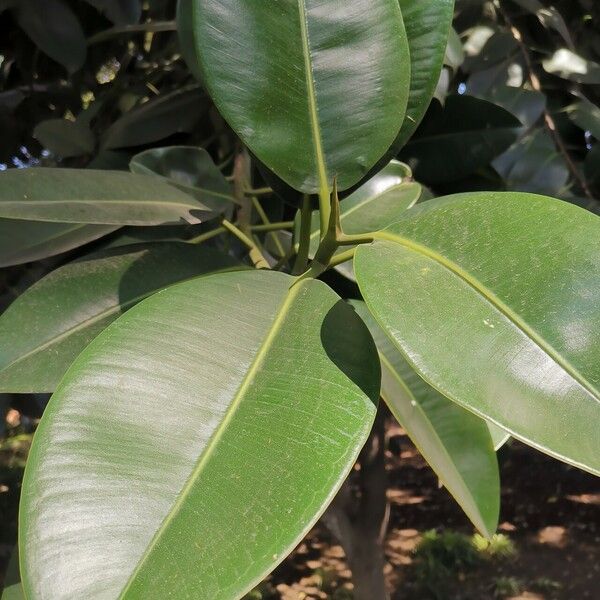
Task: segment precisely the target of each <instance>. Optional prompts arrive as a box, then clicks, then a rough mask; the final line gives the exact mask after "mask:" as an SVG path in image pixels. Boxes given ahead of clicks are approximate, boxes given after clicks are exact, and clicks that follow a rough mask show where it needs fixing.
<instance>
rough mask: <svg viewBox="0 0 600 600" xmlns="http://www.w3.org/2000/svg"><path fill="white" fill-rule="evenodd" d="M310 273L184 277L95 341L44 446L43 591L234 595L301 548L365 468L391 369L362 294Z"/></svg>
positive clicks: (37, 473) (37, 585)
mask: <svg viewBox="0 0 600 600" xmlns="http://www.w3.org/2000/svg"><path fill="white" fill-rule="evenodd" d="M295 282H296V280H295V279H294V278H292V277H291V276H289V275H285V274H283V273H279V272H267V271H246V272H238V273H228V274H220V275H215V276H210V277H205V278H201V279H196V280H193V281H189V282H185V283H182V284H179V285H176V286H172V287H170V288H168V289H166V290H164V291H163V292H159V293H158V294H155V295H154V296H152V297H151V298H148V299H147V300H145V301H144V302H142V303H140V304H139V305H138V306H136V307H134V308H133V309H132V310H130V311H129V312H128V313H127V314H125V315H124V316H123V317H121V318H120V319H119V320H118V321H116V322H115V323H114V324H113V325H111V326H110V327H109V328H108V329H107V330H105V331H104V332H103V333H102V334H100V336H98V338H96V339H95V340H94V341H93V342H92V344H90V346H88V347H87V348H86V349H85V350H84V351H83V353H82V354H81V355H80V356H79V357H78V359H77V360H76V362H75V363H74V364H73V366H72V367H71V368H70V369H69V371H68V373H67V375H66V376H65V378H64V379H63V380H62V382H61V385H60V386H59V389H58V390H57V391H56V393H55V394H54V396H53V398H52V400H51V401H50V404H49V405H48V408H47V409H46V412H45V413H44V416H43V418H42V422H41V424H40V426H39V428H38V430H37V432H36V436H35V440H34V443H33V447H32V450H31V453H30V455H29V462H28V464H27V470H26V474H25V479H24V483H23V492H22V497H21V519H20V539H21V540H22V545H21V567H22V569H21V570H22V578H23V585H24V588H25V591H26V593H27V595H28V596H30V597H35V598H40V599H44V598H51V599H52V600H61V599H63V598H92V597H94V596H97V595H98V594H101V595H104V596H107V597H111V598H116V597H120V598H123V599H125V598H147V597H155V598H160V597H167V596H169V595H171V596H173V597H177V598H182V597H190V598H210V599H211V600H225V599H226V600H229V599H231V598H239V597H241V596H242V595H243V594H244V593H245V592H246V591H248V590H249V589H251V587H252V586H253V585H255V584H256V583H257V582H258V581H260V580H261V579H262V578H263V577H264V576H265V575H266V574H267V573H268V572H269V571H270V570H271V569H272V568H273V567H274V566H275V565H276V564H277V563H279V562H280V561H281V560H282V559H283V558H284V557H285V556H286V554H287V553H289V552H290V551H291V550H292V549H293V547H294V546H295V545H296V544H297V543H298V541H299V540H300V539H301V538H302V536H303V535H304V534H305V533H306V532H307V531H308V529H309V528H310V527H311V526H312V524H313V523H314V522H315V521H316V519H317V518H318V516H319V515H320V514H321V513H322V512H323V510H324V509H325V507H326V506H327V504H328V503H329V502H330V501H331V500H332V498H333V496H334V494H335V492H336V490H337V489H338V487H339V486H340V485H341V483H342V482H343V480H344V478H345V476H346V475H347V473H348V471H349V470H350V468H351V467H352V464H353V463H354V461H355V459H356V457H357V455H358V452H359V450H360V448H361V446H362V445H363V444H364V442H365V440H366V438H367V436H368V433H369V430H370V427H371V424H372V422H373V419H374V416H375V411H376V407H375V402H376V400H377V397H378V394H379V383H380V382H379V365H378V358H377V351H376V349H375V346H374V344H373V341H372V338H371V336H370V334H369V332H368V330H367V329H366V327H365V326H364V324H363V323H362V321H361V320H360V319H359V318H358V316H357V315H356V314H355V313H354V311H353V310H352V309H351V308H350V307H349V306H348V305H347V304H346V303H344V302H343V301H341V299H340V298H339V296H337V295H336V294H335V293H334V292H333V291H332V290H331V289H330V288H328V287H327V286H326V285H325V284H323V283H322V282H319V281H315V280H311V281H302V282H298V283H296V285H293V284H294V283H295ZM224 312H225V314H227V315H228V317H227V318H224ZM65 520H67V521H68V527H65ZM175 573H176V574H177V576H176V577H174V576H173V574H175Z"/></svg>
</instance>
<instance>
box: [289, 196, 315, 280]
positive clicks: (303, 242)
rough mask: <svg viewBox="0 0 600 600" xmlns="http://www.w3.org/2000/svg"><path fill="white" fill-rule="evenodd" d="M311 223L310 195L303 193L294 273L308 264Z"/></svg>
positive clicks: (300, 270)
mask: <svg viewBox="0 0 600 600" xmlns="http://www.w3.org/2000/svg"><path fill="white" fill-rule="evenodd" d="M311 224H312V211H311V210H310V196H309V195H308V194H304V198H303V200H302V208H301V209H300V244H299V246H298V254H297V255H296V261H295V263H294V268H293V269H292V273H294V274H295V275H297V274H300V273H302V271H304V270H305V269H306V265H307V264H308V253H309V252H310V233H311V231H310V228H311Z"/></svg>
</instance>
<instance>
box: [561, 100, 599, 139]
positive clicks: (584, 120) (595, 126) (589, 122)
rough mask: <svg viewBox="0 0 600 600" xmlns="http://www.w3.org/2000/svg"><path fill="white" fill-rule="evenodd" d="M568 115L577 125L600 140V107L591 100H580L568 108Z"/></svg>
mask: <svg viewBox="0 0 600 600" xmlns="http://www.w3.org/2000/svg"><path fill="white" fill-rule="evenodd" d="M567 114H568V115H569V118H570V119H571V121H573V123H575V125H577V126H578V127H580V128H581V129H583V130H584V131H589V132H590V133H591V134H592V135H593V136H594V137H595V138H596V139H597V140H600V107H598V106H596V105H595V104H592V103H591V102H590V101H589V100H579V102H576V103H575V104H573V105H571V106H569V107H568V109H567Z"/></svg>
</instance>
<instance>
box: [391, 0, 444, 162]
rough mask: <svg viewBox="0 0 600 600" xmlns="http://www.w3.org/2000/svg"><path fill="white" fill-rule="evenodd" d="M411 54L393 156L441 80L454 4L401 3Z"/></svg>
mask: <svg viewBox="0 0 600 600" xmlns="http://www.w3.org/2000/svg"><path fill="white" fill-rule="evenodd" d="M400 8H401V10H402V18H403V20H404V27H405V28H406V36H407V37H408V46H409V50H410V92H409V95H408V105H407V107H406V117H405V119H404V122H403V123H402V128H401V130H400V133H399V134H398V136H397V137H396V139H395V140H394V143H393V144H392V148H393V151H394V155H396V154H397V153H398V152H399V151H400V149H401V148H402V147H403V146H404V145H405V144H406V142H407V141H408V140H409V139H410V137H411V136H412V134H413V133H414V132H415V130H416V129H417V127H418V126H419V124H420V123H421V120H422V119H423V117H424V115H425V113H426V111H427V107H428V106H429V103H430V102H431V98H432V97H433V93H434V91H435V87H436V85H437V82H438V79H439V77H440V71H441V70H442V64H443V62H444V54H445V52H446V44H447V40H448V34H449V32H450V26H451V23H452V14H453V12H454V0H400Z"/></svg>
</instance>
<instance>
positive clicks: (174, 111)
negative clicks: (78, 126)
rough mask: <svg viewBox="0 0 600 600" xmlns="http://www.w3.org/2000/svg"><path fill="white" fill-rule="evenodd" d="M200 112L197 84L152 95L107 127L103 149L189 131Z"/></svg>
mask: <svg viewBox="0 0 600 600" xmlns="http://www.w3.org/2000/svg"><path fill="white" fill-rule="evenodd" d="M202 113H203V94H202V92H201V90H200V89H199V88H198V86H197V85H193V86H188V87H185V88H182V89H178V90H176V91H174V92H170V93H168V94H163V95H160V96H156V97H153V98H151V99H149V100H148V101H147V102H144V103H143V104H141V105H140V106H137V107H136V108H133V109H131V110H130V111H129V112H126V113H125V114H124V115H123V116H122V117H121V118H120V119H118V120H116V121H115V122H114V123H113V124H112V125H111V126H110V127H109V128H108V130H107V132H106V134H105V135H104V138H103V140H102V147H103V149H105V150H114V149H116V148H127V147H131V146H142V145H143V144H150V143H152V142H157V141H160V140H163V139H165V138H166V137H169V136H170V135H174V134H175V133H181V132H189V131H191V130H192V129H193V127H194V125H195V124H196V123H197V122H198V120H199V119H200V117H201V116H202Z"/></svg>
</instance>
